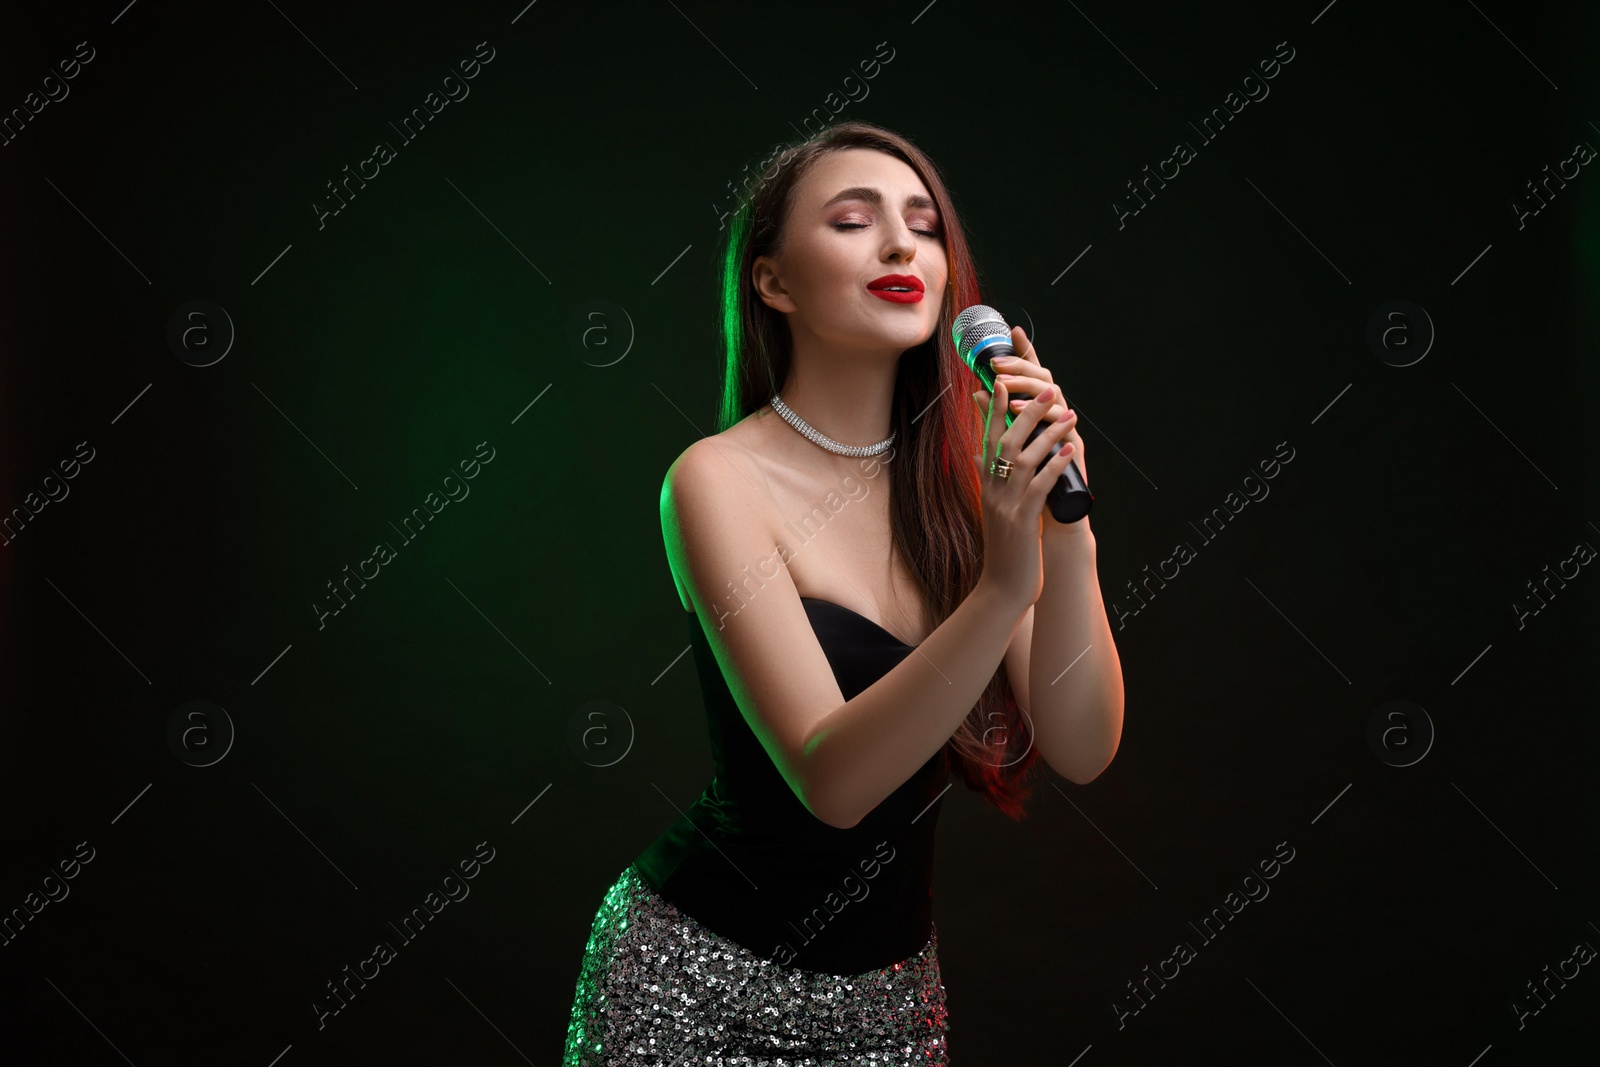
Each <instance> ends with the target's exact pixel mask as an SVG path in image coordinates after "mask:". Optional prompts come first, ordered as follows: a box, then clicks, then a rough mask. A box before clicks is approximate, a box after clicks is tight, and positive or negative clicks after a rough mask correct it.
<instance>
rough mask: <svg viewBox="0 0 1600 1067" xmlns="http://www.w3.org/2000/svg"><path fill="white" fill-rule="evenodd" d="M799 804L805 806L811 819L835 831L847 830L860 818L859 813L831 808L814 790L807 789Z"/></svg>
mask: <svg viewBox="0 0 1600 1067" xmlns="http://www.w3.org/2000/svg"><path fill="white" fill-rule="evenodd" d="M800 803H802V804H804V805H805V809H806V810H807V811H809V812H810V813H811V815H812V817H813V818H815V819H817V820H818V821H820V822H824V823H827V824H828V825H829V826H831V827H833V828H834V829H835V830H848V829H850V828H851V827H853V826H855V825H856V824H857V823H859V822H860V821H861V818H862V817H861V815H860V814H859V813H854V812H844V811H839V810H837V809H836V808H834V807H832V806H831V805H830V804H829V803H828V802H827V801H826V800H825V799H824V796H823V794H822V793H821V791H819V790H816V789H807V790H806V791H805V793H804V795H802V796H801V797H800Z"/></svg>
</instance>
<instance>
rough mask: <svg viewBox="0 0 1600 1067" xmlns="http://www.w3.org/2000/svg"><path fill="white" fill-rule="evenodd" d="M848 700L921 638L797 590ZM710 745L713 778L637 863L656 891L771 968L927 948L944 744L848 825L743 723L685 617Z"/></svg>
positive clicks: (849, 963)
mask: <svg viewBox="0 0 1600 1067" xmlns="http://www.w3.org/2000/svg"><path fill="white" fill-rule="evenodd" d="M800 600H801V603H802V604H803V605H804V606H805V610H806V614H807V616H809V618H810V620H811V627H812V629H813V630H814V631H815V633H816V635H817V642H818V644H820V645H821V646H822V651H823V653H824V654H825V655H826V656H827V657H828V664H829V666H831V667H832V668H833V675H834V678H836V679H837V680H838V683H839V689H840V691H841V692H842V693H843V694H844V698H845V699H846V700H849V699H851V698H853V697H855V696H856V695H857V694H858V693H860V692H861V691H862V690H864V689H866V688H867V687H868V686H870V685H872V683H873V682H876V681H877V680H878V679H879V678H881V677H883V676H884V675H885V674H887V673H888V672H889V671H890V669H892V668H893V667H894V666H895V664H897V663H899V662H900V661H901V660H902V659H904V658H905V657H906V656H907V655H909V654H910V653H911V651H912V650H913V648H914V647H915V646H913V645H907V644H905V643H903V642H902V641H900V640H899V639H898V638H897V637H895V636H894V635H893V634H891V633H889V631H887V630H885V629H884V628H883V627H881V626H879V625H878V624H877V623H875V622H873V621H872V620H871V619H868V618H867V617H866V616H864V615H861V614H858V613H857V612H854V611H852V610H850V609H849V608H846V607H843V606H842V605H839V604H835V603H833V602H832V601H829V600H819V599H817V598H815V597H801V598H800ZM688 619H689V628H690V630H691V631H692V636H691V642H692V644H693V647H694V659H695V665H696V668H697V669H698V671H699V675H700V690H701V693H702V694H703V695H704V697H705V706H706V727H707V731H708V733H709V735H710V739H711V758H712V766H713V771H714V775H713V777H712V780H711V784H710V785H709V786H708V787H707V788H706V790H705V791H704V792H703V793H701V794H700V797H699V799H698V800H696V801H695V802H694V803H693V804H691V805H690V806H689V808H688V809H687V811H685V813H684V814H683V816H682V817H680V818H679V819H678V820H677V821H676V822H674V823H673V824H672V825H671V826H670V827H668V828H667V830H666V831H665V832H663V833H662V834H661V836H659V837H657V838H656V839H655V841H654V842H652V843H651V844H650V845H649V847H647V848H646V849H645V850H644V852H643V853H641V854H640V855H639V857H638V858H637V859H636V860H635V861H634V865H635V866H636V867H637V868H638V870H639V873H640V875H641V876H642V877H643V878H644V880H645V881H646V882H647V883H649V885H650V886H651V887H652V888H654V889H655V890H656V892H658V893H660V894H661V895H662V896H663V897H665V898H666V899H667V900H669V901H671V902H672V903H673V904H674V905H676V906H677V907H678V909H679V910H680V911H682V912H684V913H685V914H687V915H689V916H690V917H692V918H694V919H695V920H697V921H698V922H699V923H700V924H701V925H703V926H705V927H707V928H708V929H710V930H712V931H713V932H714V933H717V934H720V935H721V936H723V937H726V938H729V939H730V940H733V941H735V942H737V943H738V944H740V945H742V946H744V947H745V948H747V949H749V950H750V951H751V952H754V953H755V954H757V955H758V956H762V957H765V958H767V959H771V960H773V961H774V962H777V963H780V964H783V965H786V966H792V967H801V968H805V969H807V970H814V971H825V972H827V973H830V974H861V973H864V972H866V971H874V970H878V969H880V968H883V967H887V966H888V965H889V964H891V963H898V962H900V961H901V960H904V959H906V958H908V957H910V956H914V955H916V954H917V953H918V952H920V951H921V950H922V948H923V946H925V945H926V944H927V942H928V938H929V936H930V935H931V934H932V932H933V845H934V832H933V831H934V824H935V821H936V820H937V819H938V816H939V806H940V803H941V802H942V799H941V798H942V796H943V792H944V790H945V788H946V784H947V782H948V779H949V764H948V762H947V760H946V755H945V749H943V748H941V749H940V750H939V751H938V752H936V753H934V754H933V756H931V757H930V758H929V759H928V761H927V762H926V763H925V764H923V765H922V767H921V768H920V769H919V770H918V771H917V773H916V774H915V775H913V776H912V777H911V778H910V779H908V780H907V781H906V782H904V783H903V784H902V785H901V786H900V787H899V788H898V789H896V790H895V791H894V792H893V793H891V794H890V795H889V796H888V797H886V798H884V800H883V802H882V803H880V804H879V805H878V806H877V807H876V808H874V809H873V810H872V811H871V812H870V813H868V814H867V816H866V817H865V818H863V819H862V820H861V821H860V822H859V823H857V824H856V825H855V826H852V827H851V828H850V829H848V830H841V829H838V828H837V827H834V826H829V825H828V824H827V823H825V822H823V821H822V820H821V819H818V818H817V817H816V816H814V815H812V814H811V813H810V812H809V811H807V810H806V808H805V805H803V804H801V803H800V799H799V798H798V797H796V796H795V795H794V791H793V790H792V789H790V788H789V784H788V782H787V781H785V780H784V777H783V775H782V774H780V773H779V772H778V768H777V766H776V765H775V764H773V762H772V760H771V758H770V757H768V755H767V751H766V749H765V748H763V747H762V746H761V741H760V740H759V739H758V738H757V737H756V735H755V733H754V732H753V731H752V730H751V729H750V724H749V723H747V722H746V721H745V719H744V715H743V714H742V713H741V712H740V710H739V705H738V703H737V702H736V701H735V700H734V698H733V694H732V692H731V691H730V690H729V688H728V683H727V680H726V679H725V678H724V677H723V674H722V669H721V667H720V666H719V665H718V663H717V659H716V655H715V654H714V653H713V652H712V650H711V645H710V643H709V641H708V640H707V639H706V635H705V632H704V630H703V629H702V627H701V624H700V620H699V617H698V616H697V615H695V614H694V613H692V612H691V613H689V615H688Z"/></svg>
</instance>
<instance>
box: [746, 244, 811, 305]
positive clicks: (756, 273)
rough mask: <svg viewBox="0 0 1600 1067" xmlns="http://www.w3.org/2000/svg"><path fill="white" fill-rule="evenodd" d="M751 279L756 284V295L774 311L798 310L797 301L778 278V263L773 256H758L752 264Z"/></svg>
mask: <svg viewBox="0 0 1600 1067" xmlns="http://www.w3.org/2000/svg"><path fill="white" fill-rule="evenodd" d="M750 280H751V282H753V283H754V284H755V287H756V295H757V296H759V297H760V298H761V302H762V303H764V304H766V305H767V306H768V307H769V308H771V309H772V310H773V311H781V312H783V313H785V314H788V313H789V312H792V311H798V310H799V308H798V307H796V306H795V302H794V301H793V300H792V299H791V298H790V297H789V291H788V290H787V289H785V288H784V287H783V282H782V281H781V280H780V279H779V278H778V265H777V264H776V263H775V262H774V261H773V259H772V257H771V256H757V257H756V260H755V262H754V263H752V264H751V265H750Z"/></svg>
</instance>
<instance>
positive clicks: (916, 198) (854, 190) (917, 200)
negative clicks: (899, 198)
mask: <svg viewBox="0 0 1600 1067" xmlns="http://www.w3.org/2000/svg"><path fill="white" fill-rule="evenodd" d="M841 200H865V201H866V202H867V203H869V204H871V205H873V206H874V207H882V206H883V194H882V193H880V192H878V190H876V189H874V188H872V187H870V186H866V185H852V186H851V187H850V188H848V189H842V190H840V191H839V192H837V193H834V194H833V196H831V197H830V198H829V199H828V200H827V201H825V202H824V203H823V205H822V206H823V207H827V206H829V205H830V204H836V203H838V202H839V201H841ZM906 207H922V208H930V209H932V210H933V211H934V212H937V211H938V208H939V206H938V205H937V204H935V203H934V202H933V200H932V199H930V198H929V197H927V196H924V195H923V194H922V193H911V194H910V195H908V196H907V197H906Z"/></svg>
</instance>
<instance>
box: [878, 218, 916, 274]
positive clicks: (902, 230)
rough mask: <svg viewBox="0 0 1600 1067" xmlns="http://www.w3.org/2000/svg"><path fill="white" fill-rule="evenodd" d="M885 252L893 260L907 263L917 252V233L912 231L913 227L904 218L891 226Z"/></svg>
mask: <svg viewBox="0 0 1600 1067" xmlns="http://www.w3.org/2000/svg"><path fill="white" fill-rule="evenodd" d="M884 253H885V254H886V256H887V257H888V258H889V259H891V260H900V261H903V262H907V263H909V262H910V261H911V259H912V257H914V256H915V255H916V254H917V235H916V234H914V233H912V232H911V227H909V226H907V225H906V224H905V222H904V220H902V221H901V222H900V223H899V224H898V225H896V226H893V227H891V228H890V233H889V240H888V242H887V244H886V245H885V247H884Z"/></svg>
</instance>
